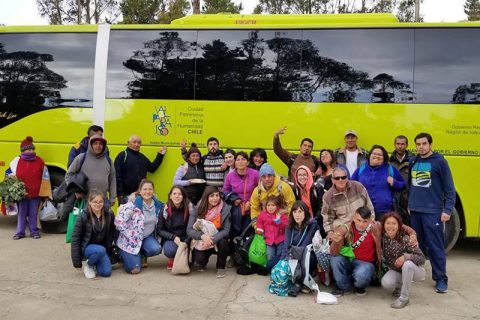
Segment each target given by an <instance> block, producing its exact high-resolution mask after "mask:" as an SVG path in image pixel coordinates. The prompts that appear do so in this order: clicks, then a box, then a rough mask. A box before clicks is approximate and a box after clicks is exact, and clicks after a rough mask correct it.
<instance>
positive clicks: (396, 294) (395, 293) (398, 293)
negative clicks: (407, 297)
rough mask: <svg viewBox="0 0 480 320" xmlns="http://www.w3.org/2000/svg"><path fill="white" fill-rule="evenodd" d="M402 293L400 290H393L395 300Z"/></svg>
mask: <svg viewBox="0 0 480 320" xmlns="http://www.w3.org/2000/svg"><path fill="white" fill-rule="evenodd" d="M400 291H401V289H400V288H395V290H393V293H392V296H394V297H395V298H398V297H400Z"/></svg>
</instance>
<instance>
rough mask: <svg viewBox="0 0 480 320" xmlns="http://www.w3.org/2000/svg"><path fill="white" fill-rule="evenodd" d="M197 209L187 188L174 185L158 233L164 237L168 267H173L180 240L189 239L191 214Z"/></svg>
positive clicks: (163, 244) (163, 245)
mask: <svg viewBox="0 0 480 320" xmlns="http://www.w3.org/2000/svg"><path fill="white" fill-rule="evenodd" d="M194 211H195V207H194V206H192V204H191V203H190V201H189V200H188V198H187V194H186V193H185V189H183V188H182V187H180V186H173V187H172V188H171V189H170V192H169V193H168V201H167V205H166V206H165V207H164V208H163V214H162V215H160V217H159V218H158V225H157V233H158V235H159V236H160V237H162V247H163V253H164V254H165V256H166V257H167V258H168V261H167V269H168V270H171V269H172V267H173V258H175V254H176V253H177V249H178V245H179V244H180V242H186V243H188V242H189V241H188V240H187V226H188V218H189V217H190V214H191V213H192V212H194Z"/></svg>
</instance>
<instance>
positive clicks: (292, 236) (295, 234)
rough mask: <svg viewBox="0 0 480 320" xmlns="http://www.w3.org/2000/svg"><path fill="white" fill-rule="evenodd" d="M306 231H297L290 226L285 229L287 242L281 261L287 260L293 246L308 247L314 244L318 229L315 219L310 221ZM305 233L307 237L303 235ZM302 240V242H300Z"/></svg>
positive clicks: (285, 242) (284, 245)
mask: <svg viewBox="0 0 480 320" xmlns="http://www.w3.org/2000/svg"><path fill="white" fill-rule="evenodd" d="M307 219H308V217H307ZM306 228H307V229H306V230H305V229H302V230H300V229H297V228H292V227H290V226H288V227H287V228H286V229H285V241H284V244H283V251H282V255H281V257H280V259H286V258H287V255H288V251H289V250H290V247H291V246H297V247H306V246H308V245H309V244H311V243H312V240H313V236H314V235H315V232H316V231H317V229H318V225H317V222H316V221H315V220H314V219H311V220H310V221H308V223H307V225H306ZM304 233H305V235H303V234H304ZM300 240H301V241H300Z"/></svg>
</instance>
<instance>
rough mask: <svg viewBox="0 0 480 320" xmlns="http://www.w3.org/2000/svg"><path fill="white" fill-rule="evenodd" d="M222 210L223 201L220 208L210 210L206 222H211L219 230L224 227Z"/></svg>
mask: <svg viewBox="0 0 480 320" xmlns="http://www.w3.org/2000/svg"><path fill="white" fill-rule="evenodd" d="M222 209H223V201H221V202H220V203H219V204H218V206H215V207H213V208H211V209H209V210H208V211H207V214H206V215H205V220H208V221H211V222H212V223H213V224H214V225H215V228H217V230H220V227H221V226H222Z"/></svg>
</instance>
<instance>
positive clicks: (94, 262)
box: [83, 244, 112, 277]
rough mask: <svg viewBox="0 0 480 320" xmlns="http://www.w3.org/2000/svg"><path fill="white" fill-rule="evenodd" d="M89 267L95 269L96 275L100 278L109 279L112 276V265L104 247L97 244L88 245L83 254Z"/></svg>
mask: <svg viewBox="0 0 480 320" xmlns="http://www.w3.org/2000/svg"><path fill="white" fill-rule="evenodd" d="M83 256H84V257H85V259H87V260H88V261H87V263H88V265H89V266H91V267H93V266H95V268H96V269H97V274H98V275H99V276H101V277H109V276H110V275H111V274H112V264H111V263H110V258H109V257H108V254H107V250H106V249H105V247H104V246H101V245H98V244H89V245H87V247H86V248H85V252H84V253H83Z"/></svg>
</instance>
